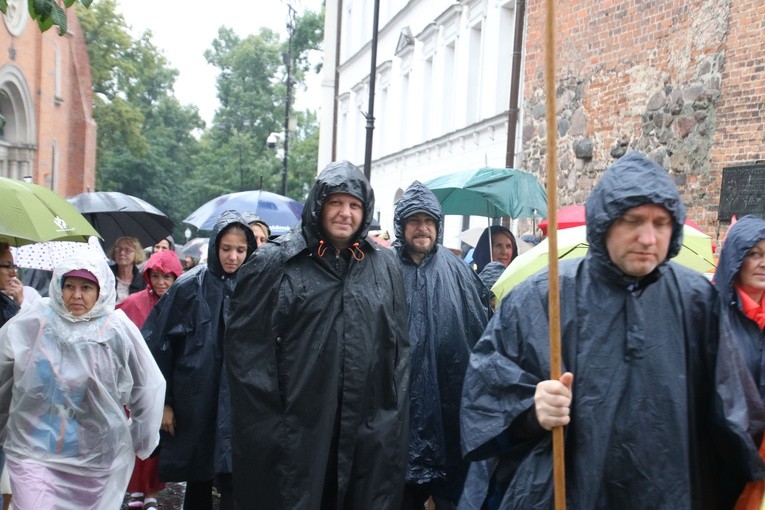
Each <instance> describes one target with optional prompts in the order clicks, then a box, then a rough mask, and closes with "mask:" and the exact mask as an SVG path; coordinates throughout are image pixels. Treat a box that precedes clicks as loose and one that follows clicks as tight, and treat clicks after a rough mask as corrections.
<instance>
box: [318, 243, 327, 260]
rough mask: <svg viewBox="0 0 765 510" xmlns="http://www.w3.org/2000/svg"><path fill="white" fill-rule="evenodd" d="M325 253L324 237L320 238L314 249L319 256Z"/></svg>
mask: <svg viewBox="0 0 765 510" xmlns="http://www.w3.org/2000/svg"><path fill="white" fill-rule="evenodd" d="M325 253H327V244H326V243H325V242H324V239H320V240H319V247H318V248H317V249H316V254H317V255H318V256H319V257H323V256H324V254H325Z"/></svg>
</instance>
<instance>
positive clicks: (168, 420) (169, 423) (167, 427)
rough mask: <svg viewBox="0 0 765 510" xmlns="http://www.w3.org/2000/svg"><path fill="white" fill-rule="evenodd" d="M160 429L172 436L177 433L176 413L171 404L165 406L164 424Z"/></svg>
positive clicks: (163, 413)
mask: <svg viewBox="0 0 765 510" xmlns="http://www.w3.org/2000/svg"><path fill="white" fill-rule="evenodd" d="M160 429H161V430H164V431H165V432H167V433H168V434H170V435H171V436H174V435H175V413H174V412H173V408H172V407H170V406H165V409H164V411H162V426H161V427H160Z"/></svg>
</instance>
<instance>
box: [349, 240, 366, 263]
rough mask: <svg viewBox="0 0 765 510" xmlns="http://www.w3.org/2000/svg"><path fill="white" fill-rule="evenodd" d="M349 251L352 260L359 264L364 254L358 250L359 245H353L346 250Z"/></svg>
mask: <svg viewBox="0 0 765 510" xmlns="http://www.w3.org/2000/svg"><path fill="white" fill-rule="evenodd" d="M348 249H349V250H351V255H352V256H353V258H354V259H356V260H357V261H358V262H361V261H362V260H364V256H365V255H364V252H363V251H361V248H359V243H353V246H351V247H349V248H348Z"/></svg>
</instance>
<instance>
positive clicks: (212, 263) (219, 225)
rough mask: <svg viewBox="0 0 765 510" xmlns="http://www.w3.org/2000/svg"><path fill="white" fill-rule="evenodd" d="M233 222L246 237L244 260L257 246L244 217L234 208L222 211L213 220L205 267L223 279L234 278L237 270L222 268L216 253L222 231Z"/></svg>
mask: <svg viewBox="0 0 765 510" xmlns="http://www.w3.org/2000/svg"><path fill="white" fill-rule="evenodd" d="M235 223H238V224H239V225H240V226H241V227H242V231H243V232H244V235H245V237H246V238H247V256H246V257H245V258H244V260H245V261H246V260H247V259H248V258H249V257H250V255H252V252H254V251H255V248H257V243H256V242H255V234H253V233H252V230H250V227H249V226H248V225H247V222H246V221H245V219H244V217H242V215H241V214H240V213H238V212H237V211H234V210H228V211H223V212H222V213H221V215H220V217H219V218H218V221H216V222H215V226H214V227H213V229H212V232H211V233H210V242H209V243H208V245H207V268H208V269H209V271H210V272H211V273H212V274H213V276H215V277H216V278H221V279H224V280H227V279H229V278H235V277H236V273H238V272H239V271H238V270H237V271H235V272H233V273H231V274H228V273H226V272H225V271H224V270H223V266H222V265H221V263H220V256H219V255H218V245H219V244H220V238H221V236H222V235H223V231H224V230H226V229H227V228H228V227H230V226H231V225H233V224H235ZM173 255H175V253H173ZM176 258H177V256H176ZM240 268H241V266H240Z"/></svg>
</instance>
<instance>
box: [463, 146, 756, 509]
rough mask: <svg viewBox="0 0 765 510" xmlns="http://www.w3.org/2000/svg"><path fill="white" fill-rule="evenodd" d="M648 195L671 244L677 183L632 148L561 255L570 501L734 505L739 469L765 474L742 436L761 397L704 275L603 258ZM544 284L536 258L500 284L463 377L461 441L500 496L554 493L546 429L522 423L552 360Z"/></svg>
mask: <svg viewBox="0 0 765 510" xmlns="http://www.w3.org/2000/svg"><path fill="white" fill-rule="evenodd" d="M649 202H650V203H656V204H660V205H662V206H664V207H665V208H667V210H669V211H670V213H671V214H672V215H673V218H674V224H673V234H672V239H671V245H670V248H669V256H670V257H671V256H672V255H674V254H676V253H677V252H678V251H679V249H680V246H681V244H682V225H683V221H684V217H685V211H684V208H683V206H682V204H681V202H680V197H679V195H678V193H677V192H676V190H675V186H674V183H672V181H671V179H670V178H669V176H668V175H667V173H666V171H665V170H664V169H662V168H661V167H659V166H657V165H656V164H654V163H652V162H650V161H649V160H648V159H647V158H645V157H643V156H640V155H637V154H635V153H632V154H628V155H626V156H624V157H623V158H622V159H620V160H619V161H618V162H617V163H615V164H614V165H613V166H612V167H611V168H610V169H609V170H608V171H606V172H605V174H604V175H603V177H602V179H601V181H600V182H599V184H598V185H597V186H596V188H595V189H594V190H593V192H592V194H591V195H590V197H589V198H588V200H587V204H586V210H587V225H588V241H589V243H590V250H589V253H588V255H587V256H586V257H585V258H584V259H579V260H571V261H562V262H561V265H560V292H561V295H560V297H561V299H560V302H561V337H562V360H563V365H564V370H566V371H571V372H572V373H573V374H574V383H573V384H574V385H573V390H572V391H573V401H572V406H571V423H570V425H569V426H567V427H566V437H565V454H566V498H567V503H568V507H569V508H576V509H577V510H590V509H606V508H619V509H646V508H655V509H672V510H676V509H698V508H731V507H732V500H735V498H736V497H737V495H738V493H739V492H740V489H741V487H742V485H743V482H744V479H745V478H746V477H751V476H756V477H764V476H765V466H763V464H762V461H761V460H760V458H759V455H758V454H757V448H756V447H755V445H754V443H753V441H752V439H751V436H750V433H753V432H755V431H757V430H759V429H760V428H761V427H762V425H763V422H762V419H763V410H762V407H761V404H760V399H759V398H758V396H757V394H756V389H755V388H754V385H753V384H752V381H751V378H750V377H749V376H748V374H747V372H746V370H745V369H744V367H743V360H742V359H741V356H740V353H739V352H738V351H737V349H736V348H735V345H734V341H733V339H732V338H731V337H730V335H729V334H728V332H727V328H726V327H725V322H726V320H725V316H724V315H721V313H720V311H721V309H720V303H719V301H718V298H717V293H716V292H715V289H714V288H713V287H712V285H711V284H710V283H709V282H708V281H707V280H706V279H705V278H704V277H703V276H702V275H700V274H698V273H695V272H693V271H691V270H689V269H687V268H684V267H681V266H678V265H676V264H675V263H673V262H665V263H663V264H661V265H660V266H659V267H657V268H656V269H655V270H654V272H653V273H651V274H650V275H647V276H645V277H643V278H641V279H639V280H637V279H635V278H633V277H629V276H627V275H625V274H624V273H622V272H621V271H620V270H619V269H618V267H617V266H616V265H614V264H613V263H612V262H611V260H610V258H609V256H608V252H607V249H606V245H605V237H606V232H607V230H608V228H609V226H610V225H611V223H613V222H614V221H615V220H616V219H617V218H618V217H619V216H621V214H622V213H623V212H624V211H626V210H627V209H629V208H632V207H636V206H639V205H642V204H644V203H649ZM547 287H548V285H547V272H546V271H542V272H540V273H537V274H536V275H534V276H532V277H530V278H529V279H527V280H525V281H524V282H522V283H521V284H520V285H518V286H517V287H515V288H514V289H513V291H512V292H511V293H510V294H508V295H507V296H506V297H505V299H504V300H503V301H502V303H501V305H500V307H499V310H498V312H497V313H496V314H495V315H494V317H493V318H492V320H491V321H490V322H489V325H488V327H487V329H486V332H485V333H484V335H483V336H482V338H481V339H480V340H479V341H478V343H477V344H476V346H475V349H474V350H473V353H472V354H471V359H470V366H469V368H468V371H467V375H466V377H465V386H464V392H463V408H462V416H461V424H462V441H463V451H464V452H465V453H466V454H467V455H468V456H469V457H470V458H487V457H491V456H499V457H500V458H501V461H500V462H501V464H502V465H501V468H500V470H502V471H503V472H504V474H505V475H506V479H505V489H506V490H505V492H504V499H503V501H502V504H501V507H500V508H502V509H524V510H527V509H549V508H551V506H552V503H551V501H552V499H551V498H552V479H551V478H552V466H551V464H552V451H551V440H550V434H549V433H547V432H545V431H543V430H542V429H541V427H538V430H536V431H534V430H533V429H531V428H530V427H524V426H521V425H522V424H523V420H527V419H528V412H529V410H530V409H533V406H534V391H535V388H536V385H537V383H538V382H540V381H542V380H545V379H549V374H550V367H549V358H550V356H549V333H548V332H549V327H548V319H547V313H548V311H547V301H548V297H547ZM531 419H533V420H536V418H535V417H534V416H533V415H532V416H531ZM466 490H467V489H466Z"/></svg>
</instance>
